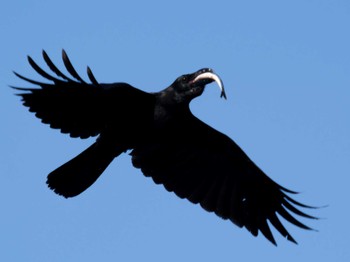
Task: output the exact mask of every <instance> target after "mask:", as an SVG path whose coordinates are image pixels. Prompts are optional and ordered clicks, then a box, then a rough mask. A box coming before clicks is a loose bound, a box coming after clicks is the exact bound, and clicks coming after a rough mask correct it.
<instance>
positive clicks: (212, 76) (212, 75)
mask: <svg viewBox="0 0 350 262" xmlns="http://www.w3.org/2000/svg"><path fill="white" fill-rule="evenodd" d="M205 79H211V80H213V81H215V82H216V83H217V84H218V86H219V88H220V90H221V95H220V97H224V98H225V99H227V97H226V93H225V88H224V83H223V82H222V80H221V78H220V77H219V76H218V75H217V74H215V73H214V72H213V71H212V70H210V71H207V72H204V73H201V74H199V75H198V76H197V77H196V78H195V79H194V80H193V82H197V81H199V80H205Z"/></svg>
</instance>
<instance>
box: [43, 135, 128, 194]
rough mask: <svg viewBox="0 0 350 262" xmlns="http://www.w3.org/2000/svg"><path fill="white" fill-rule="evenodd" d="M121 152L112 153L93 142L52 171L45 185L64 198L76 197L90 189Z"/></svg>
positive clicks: (103, 146) (121, 150) (100, 144)
mask: <svg viewBox="0 0 350 262" xmlns="http://www.w3.org/2000/svg"><path fill="white" fill-rule="evenodd" d="M123 151H124V149H120V150H118V149H117V150H116V149H114V150H113V151H112V150H110V149H109V148H108V147H106V146H105V145H104V144H102V143H99V142H95V143H94V144H92V145H91V146H90V147H89V148H87V149H86V150H84V151H83V152H81V153H80V154H79V155H77V156H76V157H75V158H73V159H71V160H70V161H68V162H67V163H65V164H64V165H62V166H60V167H59V168H57V169H56V170H54V171H52V172H51V173H50V174H49V175H48V177H47V182H46V183H47V184H48V186H49V188H51V189H52V190H53V191H54V192H55V193H57V194H59V195H62V196H64V197H66V198H68V197H74V196H77V195H79V194H80V193H82V192H83V191H85V190H86V189H87V188H88V187H90V186H91V185H92V184H93V183H94V182H95V181H96V180H97V178H98V177H99V176H100V175H101V174H102V172H103V171H104V170H105V169H106V168H107V166H108V165H109V164H110V163H111V162H112V160H113V159H114V158H115V157H117V156H119V155H120V154H121V153H122V152H123Z"/></svg>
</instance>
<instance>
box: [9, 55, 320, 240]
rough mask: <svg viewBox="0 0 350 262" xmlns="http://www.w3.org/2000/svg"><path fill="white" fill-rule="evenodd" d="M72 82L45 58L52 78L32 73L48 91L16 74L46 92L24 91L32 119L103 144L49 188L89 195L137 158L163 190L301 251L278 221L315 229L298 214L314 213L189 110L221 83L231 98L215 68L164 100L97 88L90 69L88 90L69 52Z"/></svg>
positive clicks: (122, 87) (65, 168)
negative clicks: (109, 173) (122, 161)
mask: <svg viewBox="0 0 350 262" xmlns="http://www.w3.org/2000/svg"><path fill="white" fill-rule="evenodd" d="M62 57H63V62H64V65H65V67H66V69H67V71H68V73H69V74H70V75H71V76H70V77H69V76H66V75H65V74H63V73H62V72H61V71H60V70H59V69H58V68H57V67H56V66H55V65H54V64H53V62H52V61H51V59H50V58H49V57H48V55H47V54H46V53H45V51H43V58H44V61H45V62H46V64H47V66H48V67H49V69H50V70H51V71H52V72H53V73H55V74H56V76H53V75H50V74H49V73H47V72H46V71H44V70H43V69H41V68H40V67H39V66H38V65H37V64H36V63H35V62H34V60H33V59H31V58H30V57H28V61H29V63H30V65H31V66H32V67H33V69H34V70H35V71H36V72H37V73H38V74H40V75H41V76H42V77H44V78H45V79H46V80H48V81H49V83H45V82H38V81H34V80H31V79H28V78H26V77H23V76H22V75H19V74H17V73H15V74H16V75H17V76H18V77H19V78H21V79H23V80H25V81H27V82H29V83H31V84H34V85H35V86H38V87H39V88H19V87H14V88H16V89H17V90H21V91H24V92H23V93H20V94H19V95H20V96H21V97H22V100H23V104H24V105H25V106H27V107H29V111H31V112H34V113H35V115H36V116H37V117H38V118H39V119H41V121H42V122H43V123H45V124H49V125H50V127H52V128H56V129H59V130H60V131H61V132H62V133H65V134H69V135H70V136H71V137H79V138H88V137H93V136H98V137H97V139H96V141H95V142H94V143H93V144H92V145H91V146H90V147H89V148H88V149H86V150H85V151H83V152H82V153H81V154H79V155H78V156H76V157H75V158H73V159H72V160H70V161H68V162H67V163H65V164H64V165H62V166H61V167H59V168H57V169H56V170H54V171H53V172H51V173H50V174H49V175H48V178H47V184H48V186H49V187H50V188H51V189H52V190H54V191H55V192H56V193H57V194H59V195H62V196H64V197H67V198H68V197H74V196H76V195H78V194H80V193H82V192H83V191H84V190H86V189H87V188H88V187H90V186H91V185H92V184H93V183H94V182H95V181H96V179H97V178H98V177H99V176H100V175H101V174H102V172H103V171H104V170H105V169H106V168H107V167H108V165H109V164H110V163H111V162H112V160H113V159H114V158H115V157H117V156H119V155H120V154H121V153H124V152H127V151H128V150H131V152H130V155H131V157H132V164H133V165H134V167H136V168H140V169H141V171H142V173H143V174H144V175H145V176H147V177H152V179H153V180H154V182H155V183H156V184H163V185H164V187H165V188H166V189H167V190H168V191H170V192H174V193H175V194H176V195H177V196H179V197H180V198H186V199H188V200H189V201H191V202H192V203H194V204H200V205H201V206H202V207H203V208H204V209H205V210H207V211H209V212H215V214H217V215H218V216H219V217H221V218H223V219H229V220H231V221H232V222H233V223H234V224H236V225H237V226H239V227H246V228H247V229H248V230H249V232H251V234H253V235H254V236H257V235H258V232H259V231H260V232H261V233H262V234H263V235H264V236H265V237H266V238H267V239H268V240H270V241H271V242H272V243H273V244H276V241H275V239H274V237H273V235H272V233H271V230H270V227H269V225H268V223H267V222H268V221H269V222H270V224H271V225H272V226H274V227H275V228H276V229H277V231H279V232H280V233H281V234H282V235H283V236H284V237H286V238H287V239H288V240H290V241H292V242H294V243H296V241H295V240H294V239H293V237H292V236H291V235H290V234H289V233H288V231H287V230H286V229H285V228H284V226H283V225H282V224H281V222H280V219H279V217H277V214H278V215H279V216H280V217H282V218H284V219H286V220H287V221H289V222H290V223H292V224H294V225H296V226H298V227H300V228H303V229H310V228H309V227H307V226H305V225H304V224H302V223H301V222H299V221H298V220H296V219H295V218H294V216H293V215H292V214H295V215H298V216H301V217H304V218H311V219H315V217H312V216H310V215H307V214H305V213H303V212H302V211H300V210H299V209H297V207H301V208H311V207H310V206H306V205H304V204H301V203H299V202H297V201H295V200H294V199H293V198H292V197H291V196H290V195H291V194H295V192H293V191H290V190H288V189H286V188H284V187H282V186H280V185H278V184H277V183H275V182H274V181H273V180H271V179H270V178H269V177H267V176H266V175H265V174H264V172H263V171H262V170H261V169H260V168H259V167H257V166H256V165H255V164H254V162H252V161H251V160H250V159H249V157H248V156H247V155H246V154H245V153H244V152H243V151H242V149H241V148H240V147H239V146H238V145H237V144H236V143H235V142H234V141H233V140H231V139H230V138H229V137H227V136H226V135H224V134H222V133H220V132H218V131H217V130H215V129H213V128H212V127H210V126H208V125H207V124H205V123H203V122H202V121H201V120H199V119H198V118H196V117H195V116H194V115H193V114H192V113H191V111H190V109H189V104H190V102H191V100H192V99H193V98H195V97H198V96H200V95H201V94H202V93H203V91H204V88H205V86H206V85H207V84H209V83H211V82H213V81H216V82H218V84H219V86H220V88H221V96H223V97H225V98H226V94H225V90H224V88H223V85H222V82H221V80H220V78H219V77H218V76H217V75H216V74H215V73H214V72H213V71H212V70H211V69H208V68H204V69H201V70H199V71H197V72H195V73H192V74H186V75H183V76H180V77H178V78H177V79H176V80H175V81H174V82H173V83H172V84H171V85H170V86H169V87H167V88H165V89H164V90H162V91H160V92H157V93H146V92H144V91H141V90H139V89H136V88H134V87H132V86H131V85H129V84H127V83H113V84H102V83H98V82H97V80H96V78H95V77H94V75H93V74H92V72H91V70H90V68H89V67H88V68H87V74H88V78H89V79H90V81H91V83H87V82H85V81H84V80H83V79H82V78H81V77H80V76H79V75H78V73H77V72H76V70H75V69H74V68H73V66H72V64H71V62H70V60H69V58H68V56H67V54H66V53H65V52H64V51H63V55H62Z"/></svg>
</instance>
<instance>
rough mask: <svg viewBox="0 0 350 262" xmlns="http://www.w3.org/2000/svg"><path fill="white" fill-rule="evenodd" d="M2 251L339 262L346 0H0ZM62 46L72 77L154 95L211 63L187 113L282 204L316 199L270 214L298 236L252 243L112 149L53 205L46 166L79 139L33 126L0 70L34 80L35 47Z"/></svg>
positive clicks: (343, 245) (345, 224)
mask: <svg viewBox="0 0 350 262" xmlns="http://www.w3.org/2000/svg"><path fill="white" fill-rule="evenodd" d="M0 7H1V8H0V35H1V42H0V43H1V49H0V86H1V87H0V99H1V101H0V112H1V115H0V119H1V127H0V181H1V182H0V207H1V215H0V247H1V251H0V260H1V261H221V260H222V261H266V260H269V261H285V262H287V261H349V258H350V251H349V243H350V230H349V219H350V215H349V214H350V211H349V184H350V179H349V176H350V173H349V171H350V168H349V162H350V138H349V134H350V118H349V113H350V105H349V98H350V52H349V47H350V31H349V28H350V2H349V1H345V0H343V1H342V0H334V1H330V0H329V1H327V0H313V1H312V0H302V1H301V0H294V1H277V0H276V1H273V0H266V1H258V0H251V1H207V0H202V1H188V0H186V1H151V0H148V1H62V0H61V1H43V0H32V1H16V0H14V1H3V2H2V3H1V4H0ZM62 48H65V50H66V51H67V52H68V55H69V56H70V58H71V61H72V63H73V65H74V66H75V67H76V69H77V71H78V72H79V73H80V74H81V75H83V76H84V77H85V78H86V74H85V70H86V65H90V66H91V68H92V70H93V72H94V74H95V76H96V78H97V80H98V81H100V82H117V81H125V82H129V83H130V84H132V85H134V86H135V87H139V88H141V89H143V90H146V91H158V90H160V89H163V88H165V87H166V86H168V85H169V84H170V83H171V82H172V81H173V80H174V79H175V78H176V77H177V76H179V75H181V74H183V73H189V72H193V71H196V70H197V69H199V68H202V67H212V68H214V69H215V70H216V72H217V73H218V74H219V75H220V76H221V77H222V79H223V80H224V83H225V86H226V89H227V95H228V100H227V101H224V100H222V99H219V94H220V92H219V90H218V88H217V87H216V86H214V85H210V86H208V88H207V89H206V92H205V93H204V94H203V95H202V97H200V98H198V99H197V100H196V101H194V102H193V103H192V106H191V108H192V110H193V112H194V114H195V115H197V116H198V117H199V118H200V119H202V120H203V121H205V122H207V123H209V124H210V125H212V126H214V127H215V128H216V129H218V130H220V131H222V132H224V133H226V134H228V135H229V136H230V137H232V138H233V139H234V140H235V141H236V142H237V143H238V144H239V145H240V146H241V147H242V148H243V149H244V150H245V151H246V152H247V154H248V155H249V156H250V157H251V158H252V159H253V160H254V161H255V162H256V163H257V164H258V165H259V166H260V167H261V168H262V169H263V170H264V171H265V172H266V173H267V174H268V175H269V176H270V177H271V178H273V179H274V180H275V181H276V182H278V183H280V184H282V185H284V186H286V187H287V188H290V189H293V190H297V191H301V192H302V193H301V194H300V195H298V196H297V197H296V198H297V200H299V201H301V202H304V203H307V204H311V205H316V206H323V205H329V206H328V207H326V208H322V209H319V210H312V211H311V214H313V215H316V216H319V217H321V218H322V219H321V220H318V221H312V220H311V221H305V220H303V221H304V222H305V223H307V224H308V225H310V226H311V227H314V228H316V229H317V230H318V232H313V231H303V230H301V229H298V228H296V227H294V226H292V225H288V224H287V223H285V225H286V227H287V229H288V230H290V232H291V233H292V235H293V236H294V237H295V238H296V240H297V241H298V242H299V245H294V244H292V243H290V242H288V241H286V240H285V239H283V238H282V237H281V236H279V235H278V234H277V232H275V231H274V233H275V236H276V240H277V241H278V244H279V246H278V247H277V248H276V247H274V246H273V245H271V244H270V243H269V242H268V241H267V240H265V239H264V238H263V237H261V236H259V237H258V238H254V237H252V236H251V235H250V234H249V233H248V232H247V231H246V230H245V229H244V230H242V229H239V228H237V227H236V226H234V225H232V224H231V223H230V222H227V221H223V220H221V219H219V218H217V217H216V216H214V215H213V214H208V213H206V212H204V211H203V210H202V209H201V208H200V207H199V206H194V205H192V204H190V203H189V202H188V201H185V200H180V199H178V198H177V197H176V196H175V195H174V194H172V193H171V194H170V193H168V192H166V191H165V189H164V188H163V187H162V186H156V185H155V184H154V183H153V182H152V180H151V179H147V178H145V177H144V176H143V175H142V174H141V172H140V171H139V170H136V169H134V168H133V167H132V166H131V163H130V157H129V156H128V155H126V154H125V155H123V156H122V157H119V158H118V159H116V160H115V161H114V162H113V163H112V164H111V165H110V166H109V168H108V169H107V170H106V171H105V173H104V174H103V176H102V177H101V178H100V179H99V180H98V181H97V182H96V183H95V184H94V185H93V186H92V187H91V188H90V189H89V190H87V191H86V192H85V193H83V194H82V195H80V196H78V197H76V198H73V199H68V200H66V199H64V198H62V197H59V196H57V195H55V194H54V193H53V192H51V191H50V190H49V189H48V188H47V187H46V185H45V181H46V175H47V174H48V173H49V172H51V171H52V170H53V169H55V168H56V167H58V166H59V165H61V164H63V163H64V162H66V161H67V160H69V159H70V158H72V157H73V156H75V155H76V154H78V153H79V152H80V151H82V150H83V149H84V148H86V147H87V146H88V145H90V144H91V143H92V141H93V139H90V140H79V139H71V138H69V137H68V136H67V135H62V134H60V133H59V132H58V131H57V130H52V129H50V128H49V127H48V126H45V125H43V124H41V123H40V121H39V120H38V119H35V117H34V115H33V114H31V113H29V112H28V111H27V109H26V108H24V107H23V106H22V105H21V103H20V101H19V98H18V97H16V96H14V93H15V91H14V90H12V89H10V88H8V85H15V86H28V85H27V84H25V83H24V82H23V81H21V80H20V79H17V78H16V77H15V76H14V75H13V74H12V72H11V70H16V71H17V72H19V73H21V74H23V75H25V76H28V77H31V78H34V79H41V78H40V77H39V76H37V75H36V74H35V72H34V71H33V70H32V69H31V68H30V66H29V65H28V63H27V61H26V55H31V56H32V57H33V58H34V59H35V60H36V61H37V62H38V64H40V65H43V67H44V68H46V67H45V66H44V62H43V60H42V57H41V50H42V49H45V50H46V51H47V52H48V54H49V55H50V56H51V58H52V60H53V61H55V63H57V64H58V66H59V67H60V68H62V66H63V64H62V61H61V49H62Z"/></svg>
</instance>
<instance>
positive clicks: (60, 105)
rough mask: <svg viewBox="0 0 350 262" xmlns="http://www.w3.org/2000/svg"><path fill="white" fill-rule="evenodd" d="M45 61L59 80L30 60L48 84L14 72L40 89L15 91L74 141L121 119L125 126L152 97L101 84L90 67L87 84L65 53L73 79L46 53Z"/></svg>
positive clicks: (128, 88)
mask: <svg viewBox="0 0 350 262" xmlns="http://www.w3.org/2000/svg"><path fill="white" fill-rule="evenodd" d="M43 58H44V61H45V62H46V64H47V66H48V67H49V69H50V70H51V71H52V72H53V73H54V74H56V76H52V75H50V74H49V73H47V72H46V71H44V70H43V69H42V68H41V67H39V66H38V65H37V64H36V63H35V62H34V60H33V59H32V58H31V57H29V56H28V61H29V64H30V65H31V66H32V68H33V69H34V70H35V71H36V72H37V73H38V74H39V75H41V76H42V77H44V78H45V79H46V80H48V81H49V83H42V82H38V81H34V80H31V79H29V78H26V77H24V76H22V75H20V74H18V73H16V72H14V73H15V74H16V76H18V77H19V78H21V79H23V80H25V81H27V82H29V83H31V84H34V85H36V86H38V87H40V88H20V87H13V88H15V89H17V90H21V91H26V92H25V93H21V94H19V96H21V97H22V100H23V104H24V105H25V106H27V107H29V111H31V112H34V113H35V115H36V116H37V117H38V118H40V119H41V120H42V122H43V123H45V124H49V125H50V126H51V127H52V128H57V129H60V130H61V132H62V133H68V134H69V135H70V136H71V137H80V138H88V137H90V136H96V135H98V134H99V133H100V132H101V131H102V130H103V129H104V127H105V126H106V125H108V123H109V122H111V121H114V123H117V122H118V117H119V118H120V123H121V124H123V120H127V119H131V118H132V117H133V112H131V110H130V108H132V109H133V110H134V111H135V110H136V108H139V109H140V108H141V107H142V103H147V102H149V98H150V96H151V95H150V94H148V93H146V92H143V91H141V90H139V89H136V88H134V87H132V86H130V85H129V84H126V83H114V84H99V83H98V82H97V80H96V79H95V77H94V75H93V74H92V72H91V70H90V68H89V67H88V68H87V75H88V77H89V79H90V81H91V83H87V82H85V81H84V80H83V79H82V78H81V77H80V76H79V75H78V73H77V72H76V70H75V69H74V68H73V66H72V64H71V62H70V60H69V58H68V56H67V54H66V52H65V51H64V50H63V51H62V59H63V62H64V65H65V67H66V69H67V71H68V72H69V74H70V75H71V76H66V75H65V74H64V73H62V72H61V71H60V70H59V69H58V68H57V67H56V66H55V65H54V63H53V62H52V61H51V59H50V58H49V56H48V55H47V54H46V52H45V51H43ZM73 78H74V79H73ZM135 105H137V106H135ZM126 112H128V114H129V115H128V116H126ZM134 115H137V114H134Z"/></svg>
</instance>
